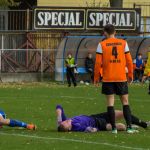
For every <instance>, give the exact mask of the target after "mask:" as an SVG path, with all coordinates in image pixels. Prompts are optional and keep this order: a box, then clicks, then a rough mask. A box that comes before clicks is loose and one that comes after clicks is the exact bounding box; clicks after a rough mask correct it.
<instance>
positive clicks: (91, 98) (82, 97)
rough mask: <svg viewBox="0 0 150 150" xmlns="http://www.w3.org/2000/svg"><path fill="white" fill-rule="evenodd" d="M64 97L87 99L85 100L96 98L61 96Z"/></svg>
mask: <svg viewBox="0 0 150 150" xmlns="http://www.w3.org/2000/svg"><path fill="white" fill-rule="evenodd" d="M60 97H62V98H72V99H85V100H87V99H88V100H94V99H95V98H88V97H75V96H60Z"/></svg>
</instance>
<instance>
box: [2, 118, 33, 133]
mask: <svg viewBox="0 0 150 150" xmlns="http://www.w3.org/2000/svg"><path fill="white" fill-rule="evenodd" d="M0 124H1V125H5V126H10V127H22V128H27V129H30V130H35V129H36V126H35V125H33V124H27V123H25V122H22V121H19V120H14V119H4V118H3V117H2V116H0Z"/></svg>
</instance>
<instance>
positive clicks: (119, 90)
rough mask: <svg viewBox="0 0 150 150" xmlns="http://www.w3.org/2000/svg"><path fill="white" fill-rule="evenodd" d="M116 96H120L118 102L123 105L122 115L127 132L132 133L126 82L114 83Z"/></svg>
mask: <svg viewBox="0 0 150 150" xmlns="http://www.w3.org/2000/svg"><path fill="white" fill-rule="evenodd" d="M115 86H116V94H117V95H120V100H121V102H122V105H123V115H124V118H125V121H126V124H127V132H128V133H133V132H134V130H133V129H132V126H131V124H132V120H131V110H130V106H129V102H128V84H127V82H116V84H115Z"/></svg>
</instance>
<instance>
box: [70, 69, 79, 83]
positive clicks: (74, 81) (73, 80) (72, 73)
mask: <svg viewBox="0 0 150 150" xmlns="http://www.w3.org/2000/svg"><path fill="white" fill-rule="evenodd" d="M70 76H71V79H72V82H73V85H74V86H77V83H76V78H75V74H74V68H72V70H71V71H70Z"/></svg>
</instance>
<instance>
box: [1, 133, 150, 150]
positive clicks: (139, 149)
mask: <svg viewBox="0 0 150 150" xmlns="http://www.w3.org/2000/svg"><path fill="white" fill-rule="evenodd" d="M0 135H9V136H18V137H26V138H34V139H41V140H56V141H57V140H58V141H68V142H76V143H83V144H93V145H105V146H108V147H116V148H124V149H131V150H150V149H145V148H136V147H129V146H121V145H117V144H110V143H106V142H105V143H100V142H93V141H85V140H77V139H67V138H55V137H42V136H32V135H25V134H9V133H4V132H0Z"/></svg>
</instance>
